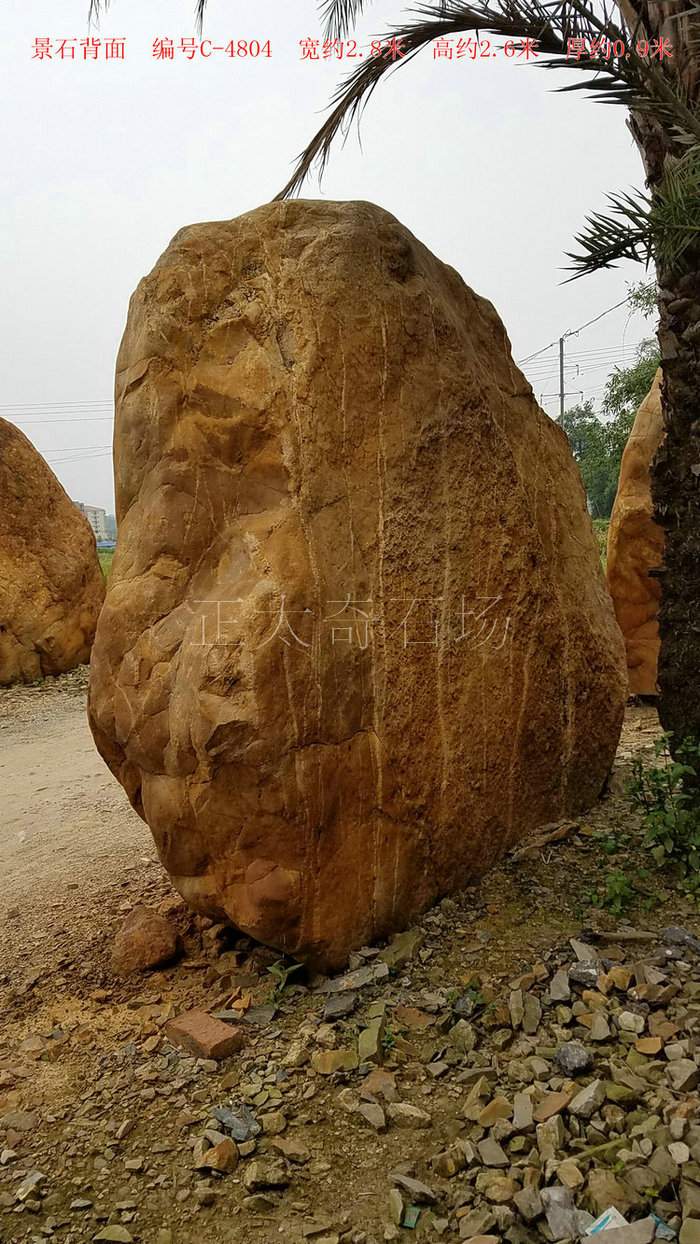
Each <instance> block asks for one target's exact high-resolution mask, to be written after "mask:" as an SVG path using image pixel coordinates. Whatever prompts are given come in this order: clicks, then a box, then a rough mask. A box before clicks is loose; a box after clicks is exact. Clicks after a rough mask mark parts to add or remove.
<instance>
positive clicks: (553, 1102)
mask: <svg viewBox="0 0 700 1244" xmlns="http://www.w3.org/2000/svg"><path fill="white" fill-rule="evenodd" d="M572 1097H573V1093H547V1096H546V1097H543V1098H542V1101H541V1102H540V1103H539V1104H538V1106H537V1107H536V1109H535V1110H534V1112H533V1118H534V1119H535V1122H536V1123H546V1122H547V1119H551V1118H553V1117H554V1115H555V1114H559V1113H560V1112H561V1111H562V1110H563V1109H564V1107H565V1106H568V1105H569V1102H570V1101H571V1099H572Z"/></svg>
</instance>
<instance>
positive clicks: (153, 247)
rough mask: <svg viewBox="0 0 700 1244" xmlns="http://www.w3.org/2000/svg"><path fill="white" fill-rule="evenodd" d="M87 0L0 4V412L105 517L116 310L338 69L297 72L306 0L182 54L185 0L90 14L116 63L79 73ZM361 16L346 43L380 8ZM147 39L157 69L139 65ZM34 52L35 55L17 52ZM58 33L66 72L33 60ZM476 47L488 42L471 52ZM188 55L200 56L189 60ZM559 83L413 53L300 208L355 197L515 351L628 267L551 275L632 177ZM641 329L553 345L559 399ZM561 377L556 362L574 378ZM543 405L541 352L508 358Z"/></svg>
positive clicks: (218, 9)
mask: <svg viewBox="0 0 700 1244" xmlns="http://www.w3.org/2000/svg"><path fill="white" fill-rule="evenodd" d="M87 9H88V0H22V4H21V5H16V4H9V3H7V2H6V3H4V4H3V5H2V9H1V10H0V82H1V84H2V85H1V86H0V91H1V92H2V95H3V96H4V98H3V100H2V115H3V139H4V152H3V160H2V162H1V163H0V195H1V200H0V201H1V209H0V211H1V219H2V229H1V230H0V254H1V256H2V261H1V262H2V277H3V279H2V288H3V290H4V295H3V298H2V310H1V312H0V314H1V315H2V325H1V326H0V334H1V340H2V349H3V358H2V373H1V374H2V395H1V396H0V414H2V415H4V416H5V417H6V418H10V419H11V420H12V421H13V422H15V423H17V424H18V425H19V426H20V427H21V428H22V429H23V431H25V432H26V434H27V435H28V436H29V437H30V439H31V440H32V441H33V442H34V444H35V445H36V446H37V447H38V448H39V449H40V450H42V452H45V454H46V457H47V459H48V461H49V462H50V463H51V465H52V466H53V468H54V470H55V471H56V474H57V475H58V477H59V479H60V480H61V482H62V483H63V485H64V487H65V488H66V489H67V491H68V492H69V493H70V495H71V496H72V497H74V498H75V499H79V500H82V501H86V502H89V503H91V504H95V505H102V506H104V507H105V508H106V509H107V510H108V511H111V510H113V508H114V494H113V488H112V472H111V456H110V449H109V446H110V445H111V434H112V422H111V396H112V385H113V373H114V360H115V356H116V352H117V348H118V345H119V339H120V336H121V333H122V330H123V326H124V320H125V316H126V310H127V305H128V300H129V296H130V294H131V292H132V290H133V289H134V287H135V286H136V284H137V283H138V281H139V280H140V278H141V277H142V276H143V275H144V274H145V273H146V272H148V271H149V269H150V268H151V267H152V266H153V264H154V262H155V261H156V259H157V258H158V256H159V254H161V252H162V251H163V250H164V249H165V247H166V246H167V244H168V242H169V241H170V239H171V237H172V236H173V234H175V233H176V232H177V230H178V229H179V228H181V227H182V226H183V225H185V224H190V223H192V222H195V221H203V220H217V219H222V218H228V217H232V216H237V215H239V214H240V213H242V212H246V211H249V210H250V209H251V208H254V207H257V206H258V205H260V204H261V203H265V202H267V201H268V200H269V199H270V198H271V197H272V196H273V195H274V194H275V193H276V192H277V191H278V190H279V189H280V187H281V186H282V185H283V184H284V182H285V181H286V180H287V178H288V176H289V173H290V171H291V162H292V160H293V157H294V156H295V155H296V154H297V153H298V152H299V151H300V149H301V148H302V147H303V145H304V143H305V141H307V140H308V139H309V138H310V137H311V135H312V134H313V133H314V131H315V129H316V128H317V125H318V123H319V121H320V119H321V116H322V114H323V111H324V109H325V107H326V104H327V102H328V100H329V98H330V95H331V92H332V90H333V87H334V85H335V84H336V82H337V81H338V80H339V79H340V78H341V76H343V75H344V74H345V73H347V72H348V70H349V68H351V67H352V65H353V64H354V63H357V62H356V61H351V60H346V59H343V60H342V61H338V60H337V59H336V60H333V61H329V62H324V61H323V60H320V61H310V60H308V59H306V60H302V59H301V49H300V40H304V39H307V38H319V37H320V26H319V20H318V15H317V10H316V7H315V4H314V3H313V2H312V0H294V3H293V4H289V3H286V2H285V0H256V3H255V4H245V3H243V0H209V5H208V15H207V19H206V26H205V31H204V36H205V37H206V38H208V39H210V40H211V41H212V44H213V45H221V46H226V44H227V43H228V42H229V41H230V40H231V39H232V38H233V39H234V40H236V41H237V40H239V39H247V40H252V39H257V40H259V42H260V43H261V44H263V43H264V42H265V41H267V40H268V39H269V40H270V50H271V55H270V57H269V58H267V57H263V56H259V57H258V58H256V59H250V58H248V59H240V58H236V59H231V58H229V57H228V56H226V55H225V53H213V54H212V55H211V56H210V57H209V58H203V57H202V56H201V55H199V54H198V55H197V56H196V58H195V59H194V60H192V61H190V60H188V59H187V58H186V57H185V56H184V55H183V54H182V53H181V52H179V45H180V41H181V39H183V38H184V39H187V38H192V37H193V36H195V29H194V16H193V11H194V0H113V3H112V5H111V7H110V9H109V11H108V12H107V14H106V15H105V16H103V18H102V21H101V25H100V28H99V29H98V30H95V29H93V30H92V31H91V32H90V34H91V35H92V36H93V37H98V38H100V39H102V40H105V39H108V38H114V37H123V38H124V39H125V59H124V60H123V61H122V60H116V59H111V60H107V59H105V56H104V47H103V46H102V45H101V46H100V48H99V50H98V59H96V60H88V61H86V60H84V59H83V51H82V49H81V47H80V43H79V41H80V39H84V38H85V37H86V35H87V34H88V31H87ZM400 11H401V9H400V3H397V4H396V5H392V4H390V3H388V2H387V0H380V2H379V3H376V4H374V5H370V7H369V10H368V13H367V15H366V20H365V21H364V22H363V25H362V28H361V31H360V34H359V36H358V38H359V43H358V48H359V47H361V46H362V45H363V42H364V41H365V40H366V39H367V38H369V37H371V36H373V35H375V34H376V33H378V32H380V31H381V30H382V29H383V27H384V24H385V22H386V21H388V20H389V19H391V18H392V17H394V16H395V15H398V14H399V12H400ZM163 38H169V39H171V40H172V41H173V43H174V45H175V48H176V55H175V59H174V60H173V61H161V60H157V59H155V58H154V57H153V44H154V40H157V39H163ZM37 39H49V40H50V41H51V50H52V52H53V57H52V59H51V60H48V59H41V60H40V59H37V58H34V57H33V52H34V47H35V40H37ZM63 39H66V40H68V39H74V40H76V44H75V47H76V56H75V60H70V59H67V58H64V59H63V60H62V59H60V57H59V56H58V54H57V44H58V42H59V41H60V40H63ZM492 46H494V45H492ZM207 50H208V49H207ZM564 80H565V79H564V77H563V76H562V75H560V74H556V75H554V74H549V73H546V72H543V71H541V70H539V69H537V68H533V67H531V66H528V65H525V64H523V63H518V62H516V61H514V60H506V59H505V58H504V57H503V56H502V54H500V55H497V56H494V57H491V58H489V59H483V60H481V61H479V60H476V61H473V60H470V59H463V60H459V61H457V60H455V59H453V60H452V61H449V60H446V59H440V60H435V59H434V58H433V53H432V50H431V49H427V50H425V51H424V52H423V53H421V54H420V55H419V56H418V57H417V58H416V59H415V60H414V61H413V62H412V63H411V64H408V65H405V66H403V67H401V69H400V70H399V71H398V72H396V73H394V74H393V75H391V76H390V77H389V78H387V79H386V80H385V82H384V83H383V84H382V85H381V86H380V87H379V88H378V90H377V92H375V95H374V96H373V98H372V100H371V101H370V103H369V105H368V107H367V109H366V111H365V114H364V119H363V122H362V128H361V145H360V143H359V142H358V139H357V133H356V130H355V129H353V130H352V131H351V133H350V136H349V138H348V140H347V142H346V143H345V145H344V146H342V145H338V146H337V147H336V149H335V151H334V153H333V156H332V158H331V162H330V165H329V167H328V169H327V172H326V174H325V175H324V178H323V183H322V186H321V187H319V184H318V181H317V180H312V181H310V183H309V185H308V188H307V191H306V194H307V196H308V197H314V198H316V197H319V195H321V194H322V195H323V196H324V197H327V198H331V199H369V200H372V201H373V202H375V203H378V204H380V205H381V206H382V207H384V208H386V209H388V210H389V211H390V212H393V213H394V215H396V216H397V217H398V218H399V219H400V220H401V221H403V222H404V224H406V225H407V226H408V227H409V228H410V229H411V230H412V231H413V232H414V233H415V234H416V236H417V237H418V238H420V239H421V241H423V242H424V243H426V245H428V246H429V247H430V248H431V249H432V250H433V251H434V252H435V253H436V254H437V255H438V256H439V257H440V258H441V259H443V260H445V261H446V262H448V263H450V264H452V265H453V266H454V267H455V268H457V270H458V271H459V272H460V273H461V274H462V276H463V277H464V279H465V281H466V282H467V284H468V285H471V286H472V287H473V288H474V289H475V290H477V291H478V292H479V293H480V294H483V295H485V296H486V297H488V298H490V299H491V300H492V301H493V303H494V304H495V306H496V309H497V310H498V312H499V314H500V315H501V317H502V319H503V320H504V323H505V325H506V328H507V330H508V333H509V335H510V338H511V341H512V343H513V353H514V356H515V358H516V359H517V360H520V359H523V358H525V357H526V356H528V355H530V354H532V353H533V352H534V351H538V350H540V349H541V347H543V346H546V345H547V344H548V343H549V342H551V341H553V340H555V339H557V338H558V337H559V336H560V335H561V334H562V333H563V332H565V331H566V330H568V329H574V328H577V327H578V326H579V325H580V324H583V323H584V322H585V321H587V320H589V319H591V318H593V317H594V316H597V315H598V314H599V313H600V312H601V311H603V310H605V309H606V308H607V307H610V306H612V305H613V304H614V303H617V302H619V301H620V300H621V299H624V298H625V296H626V293H627V283H628V282H629V281H630V280H638V279H640V278H641V277H642V276H643V275H644V273H643V270H642V269H641V268H638V267H635V266H634V265H625V267H624V268H621V269H619V270H617V271H614V272H606V273H601V274H598V275H596V276H594V277H589V278H585V279H584V280H579V281H576V282H574V283H572V284H564V283H562V282H563V280H564V277H565V276H566V273H564V272H563V271H562V269H563V267H564V265H565V263H566V260H565V257H564V256H565V252H566V250H567V249H569V248H570V247H571V243H572V238H573V233H574V231H575V230H576V229H577V228H578V227H580V226H581V224H582V223H583V220H584V217H585V215H586V214H587V213H588V212H590V211H593V210H597V209H600V208H601V207H602V206H603V199H604V194H605V192H606V191H609V190H617V189H627V188H628V187H629V186H630V185H637V186H639V185H641V184H642V172H641V164H640V161H639V156H638V154H637V151H636V149H635V147H634V145H633V143H632V140H631V138H630V136H629V133H628V131H627V128H626V126H625V112H624V110H623V109H620V108H616V107H604V106H601V105H598V104H594V103H592V102H590V101H589V100H587V99H585V98H584V96H583V95H582V94H581V93H578V92H577V93H574V94H567V95H561V94H557V93H554V92H553V91H552V89H551V88H552V86H553V85H554V82H555V81H556V83H557V85H559V84H561V83H562V82H563V81H564ZM652 327H653V326H652V325H650V324H648V323H647V324H645V323H644V321H643V320H642V319H641V318H640V317H639V316H637V315H635V316H632V317H630V316H629V313H628V310H627V308H625V307H622V308H620V309H619V310H618V311H615V312H614V313H613V314H611V315H609V316H606V317H605V318H604V319H602V320H601V321H600V323H599V324H596V325H594V326H593V327H591V328H589V329H587V330H586V331H585V332H584V333H581V335H580V336H578V337H572V338H569V339H567V352H568V358H569V360H570V363H569V366H568V367H567V387H568V391H569V396H568V398H567V403H568V404H569V405H571V404H573V403H574V402H576V401H578V400H579V399H580V397H581V394H582V393H583V394H585V395H586V396H589V395H590V396H591V397H593V398H594V399H599V398H600V395H601V392H602V387H603V385H604V382H605V378H606V375H607V373H608V371H609V370H610V369H611V367H612V366H613V365H614V364H615V363H629V362H631V361H633V358H634V347H635V345H636V343H637V342H638V341H639V340H640V338H641V337H643V336H645V335H649V334H650V332H651V331H652ZM577 368H578V369H579V370H578V371H577ZM523 370H524V371H525V372H526V374H527V375H528V377H529V378H530V379H531V381H532V384H533V387H534V389H535V392H536V395H537V397H538V398H540V396H541V395H543V396H542V399H541V400H542V404H543V406H544V408H545V409H546V410H547V411H548V412H549V413H551V414H556V412H557V408H558V397H557V389H558V358H557V353H556V350H554V349H552V350H550V351H548V352H546V353H544V354H543V355H540V356H539V357H538V358H537V359H535V360H532V362H531V363H528V364H526V365H525V366H524V368H523Z"/></svg>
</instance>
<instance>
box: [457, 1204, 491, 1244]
mask: <svg viewBox="0 0 700 1244" xmlns="http://www.w3.org/2000/svg"><path fill="white" fill-rule="evenodd" d="M495 1225H496V1219H495V1218H494V1216H493V1214H492V1213H491V1210H490V1209H488V1207H486V1206H483V1207H481V1208H480V1209H473V1210H470V1211H469V1212H468V1213H466V1214H465V1215H464V1217H462V1218H460V1220H459V1234H460V1238H461V1239H463V1240H473V1239H476V1238H478V1237H479V1236H481V1235H484V1234H485V1233H487V1232H488V1231H490V1230H491V1227H495Z"/></svg>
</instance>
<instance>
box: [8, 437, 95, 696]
mask: <svg viewBox="0 0 700 1244" xmlns="http://www.w3.org/2000/svg"><path fill="white" fill-rule="evenodd" d="M104 594H105V584H104V575H103V574H102V570H101V568H100V563H99V562H98V560H97V549H96V547H95V537H94V535H93V532H92V528H91V527H90V524H89V522H88V520H87V519H86V518H85V515H84V514H81V513H80V510H79V509H78V508H77V506H75V505H74V504H73V502H72V501H71V499H70V497H68V496H67V494H66V493H65V492H64V490H63V488H62V487H61V485H60V484H59V482H58V480H57V479H56V476H55V475H54V473H53V471H52V470H51V468H50V467H49V466H48V464H47V463H46V462H45V461H44V459H43V458H42V456H41V454H40V453H39V451H38V450H37V449H35V448H34V446H33V445H32V443H31V441H29V440H27V437H26V436H25V435H24V433H23V432H20V430H19V428H16V427H15V426H14V424H11V423H8V422H7V421H6V420H5V419H0V686H7V685H8V684H9V683H14V682H33V681H34V679H36V678H43V677H44V676H45V675H46V674H62V673H64V672H65V671H66V670H72V669H74V668H75V666H76V665H80V664H81V662H83V661H87V660H88V658H89V656H90V647H91V645H92V640H93V637H94V634H95V627H96V625H97V617H98V614H99V612H100V608H101V606H102V602H103V600H104Z"/></svg>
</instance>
